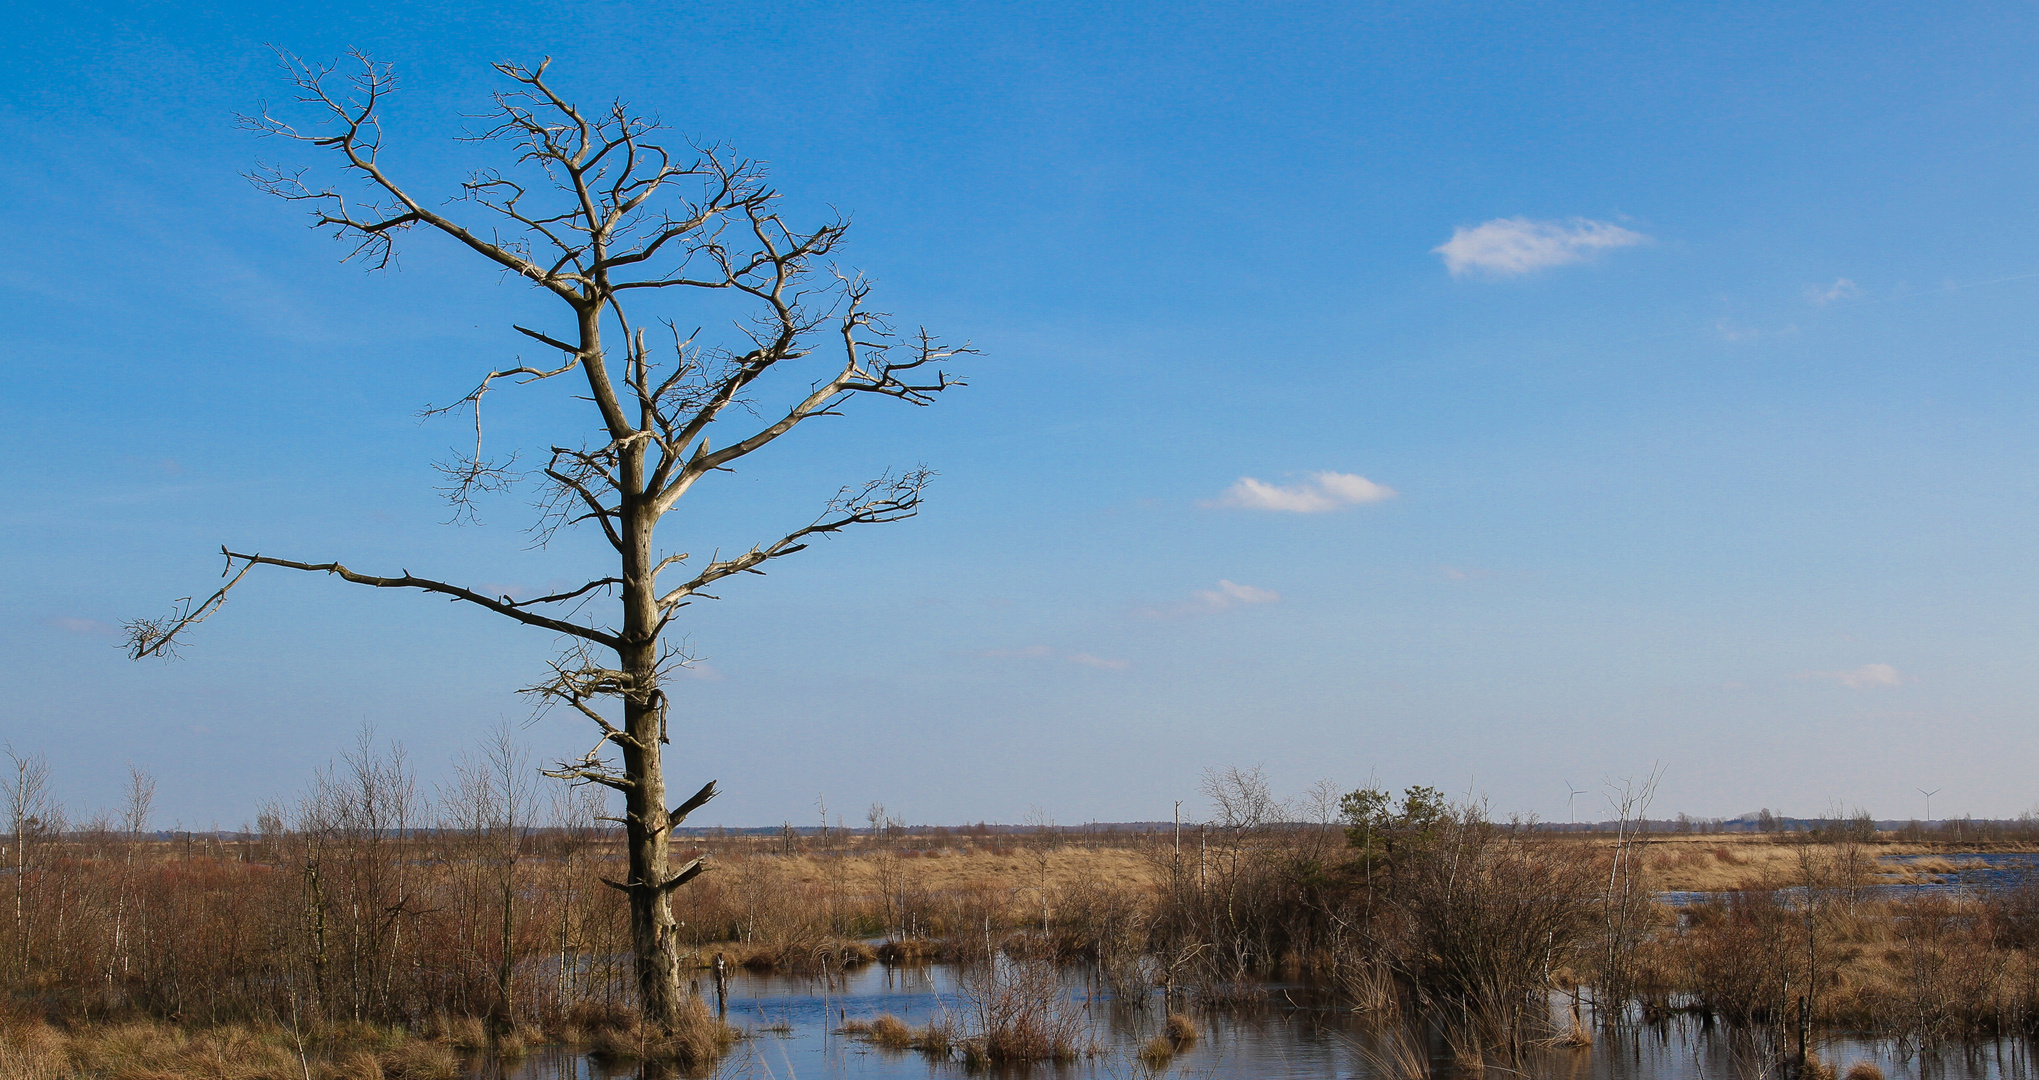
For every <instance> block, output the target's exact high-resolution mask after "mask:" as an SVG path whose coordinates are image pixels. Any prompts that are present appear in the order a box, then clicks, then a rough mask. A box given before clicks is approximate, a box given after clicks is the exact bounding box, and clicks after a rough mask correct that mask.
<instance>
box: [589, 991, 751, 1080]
mask: <svg viewBox="0 0 2039 1080" xmlns="http://www.w3.org/2000/svg"><path fill="white" fill-rule="evenodd" d="M736 1037H737V1032H736V1029H735V1028H732V1027H730V1026H729V1025H728V1024H725V1023H723V1022H722V1021H721V1020H720V1019H719V1018H717V1017H716V1016H715V1015H714V1014H713V1013H711V1012H709V1011H708V1005H707V1003H706V1002H704V1001H702V1000H701V999H700V998H698V997H691V996H690V997H688V998H687V999H686V1002H685V1004H684V1005H683V1006H682V1007H681V1009H680V1017H679V1022H678V1023H676V1024H674V1025H673V1027H672V1029H671V1030H669V1031H661V1030H659V1029H658V1028H656V1027H653V1026H650V1025H647V1024H645V1023H643V1022H642V1021H640V1020H638V1019H637V1018H636V1017H635V1016H631V1017H629V1018H628V1019H627V1021H625V1022H623V1023H619V1024H616V1025H614V1026H608V1027H603V1028H600V1029H598V1030H595V1031H592V1032H590V1033H589V1038H588V1042H587V1043H586V1045H587V1048H588V1052H589V1054H590V1056H593V1057H596V1058H603V1059H608V1060H611V1061H639V1062H644V1063H647V1064H670V1065H676V1066H678V1067H679V1068H681V1069H683V1070H694V1069H700V1068H705V1067H707V1066H709V1065H712V1064H713V1063H714V1062H715V1061H716V1060H717V1059H719V1058H720V1057H721V1056H722V1054H723V1053H724V1052H725V1051H727V1050H728V1049H729V1047H730V1045H731V1044H732V1043H734V1042H735V1041H736Z"/></svg>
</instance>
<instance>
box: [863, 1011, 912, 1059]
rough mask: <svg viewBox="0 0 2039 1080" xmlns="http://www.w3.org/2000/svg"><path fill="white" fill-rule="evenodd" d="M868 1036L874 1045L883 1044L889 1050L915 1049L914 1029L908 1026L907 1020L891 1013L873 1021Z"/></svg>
mask: <svg viewBox="0 0 2039 1080" xmlns="http://www.w3.org/2000/svg"><path fill="white" fill-rule="evenodd" d="M866 1037H867V1038H869V1039H870V1040H871V1042H872V1044H873V1045H876V1046H882V1047H884V1048H885V1049H887V1050H911V1049H913V1029H912V1028H910V1027H908V1026H906V1021H904V1020H901V1019H900V1018H898V1017H897V1016H894V1015H892V1014H891V1013H885V1014H884V1015H882V1016H880V1017H878V1018H877V1019H876V1020H873V1021H871V1027H870V1031H869V1033H868V1034H867V1036H866Z"/></svg>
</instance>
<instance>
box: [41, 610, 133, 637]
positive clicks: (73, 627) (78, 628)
mask: <svg viewBox="0 0 2039 1080" xmlns="http://www.w3.org/2000/svg"><path fill="white" fill-rule="evenodd" d="M44 621H45V622H46V623H47V624H48V625H50V626H53V627H55V628H57V629H58V630H62V631H64V632H65V633H67V634H84V635H86V636H88V637H118V636H119V635H120V630H119V629H118V628H117V627H114V626H112V625H111V624H108V623H103V622H100V621H99V620H98V619H80V618H75V617H73V616H70V615H59V616H57V617H56V618H54V619H47V620H44Z"/></svg>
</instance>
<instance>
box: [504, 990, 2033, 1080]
mask: <svg viewBox="0 0 2039 1080" xmlns="http://www.w3.org/2000/svg"><path fill="white" fill-rule="evenodd" d="M958 976H959V972H958V970H957V969H956V968H953V967H950V966H947V965H940V964H936V965H926V966H917V967H902V968H889V967H885V966H883V965H878V964H873V965H869V966H867V967H864V968H862V969H860V970H857V971H853V972H850V973H849V974H847V975H843V976H838V977H835V978H833V979H821V978H803V977H791V976H777V975H751V974H741V975H738V976H737V977H736V978H734V979H733V980H732V981H731V984H730V992H729V999H728V1010H729V1011H728V1018H729V1020H730V1022H731V1023H733V1024H735V1025H736V1026H738V1027H740V1028H743V1029H745V1030H746V1031H747V1032H748V1035H747V1037H746V1038H744V1039H743V1040H742V1041H741V1042H739V1043H738V1044H737V1046H736V1048H735V1049H734V1050H733V1051H732V1052H731V1054H730V1056H729V1058H728V1059H727V1060H726V1061H725V1062H724V1063H723V1064H722V1066H721V1067H720V1068H719V1069H718V1070H717V1071H716V1073H715V1075H716V1076H719V1077H731V1078H737V1077H754V1078H759V1080H765V1078H771V1080H798V1078H802V1077H805V1078H809V1080H822V1078H829V1077H843V1078H854V1080H909V1078H910V1080H948V1078H955V1080H964V1078H965V1077H971V1076H978V1075H983V1074H982V1073H981V1072H972V1071H969V1070H967V1069H966V1068H965V1066H964V1064H963V1063H962V1061H961V1060H960V1058H956V1059H953V1060H930V1059H929V1058H928V1057H927V1056H925V1055H923V1054H921V1053H919V1052H917V1051H912V1050H905V1051H899V1050H884V1049H880V1048H877V1047H874V1046H872V1045H870V1044H869V1043H867V1042H864V1041H862V1040H860V1039H856V1038H852V1037H848V1036H844V1035H841V1034H838V1033H837V1032H838V1029H839V1028H841V1026H842V1024H843V1021H845V1020H859V1019H862V1020H870V1019H873V1018H875V1017H877V1016H878V1015H880V1014H882V1013H892V1014H893V1015H896V1016H898V1017H900V1018H901V1019H903V1020H905V1021H906V1022H908V1023H909V1024H912V1025H915V1026H919V1025H921V1024H924V1023H926V1022H927V1021H928V1020H930V1019H933V1018H936V1017H938V1016H940V1015H941V1014H942V1013H944V1012H947V1013H948V1014H950V1015H951V1016H954V1017H955V1018H956V1019H957V1021H958V1022H959V1025H960V1026H962V1027H964V1028H966V1029H967V1028H968V1027H969V1004H968V1002H967V1000H966V999H965V997H964V995H963V993H962V986H961V984H960V982H959V978H958ZM698 989H700V990H701V991H702V992H703V993H706V994H708V995H711V999H712V995H713V993H714V990H713V987H712V986H706V985H704V986H701V987H699V988H698ZM1063 989H1064V991H1065V992H1066V993H1067V994H1068V995H1069V1000H1070V1001H1071V1002H1072V1003H1073V1004H1074V1005H1076V1006H1077V1007H1080V1008H1082V1009H1083V1011H1084V1015H1085V1017H1086V1021H1087V1023H1088V1025H1089V1029H1090V1037H1091V1041H1092V1043H1093V1046H1094V1051H1095V1052H1093V1053H1091V1054H1089V1055H1087V1056H1085V1057H1084V1058H1083V1059H1081V1060H1079V1061H1077V1062H1074V1063H1071V1064H1067V1065H1035V1066H1031V1067H1007V1068H1000V1069H997V1070H994V1071H993V1074H994V1075H996V1076H999V1077H1006V1078H1028V1080H1036V1078H1037V1080H1115V1078H1120V1077H1123V1078H1127V1080H1133V1078H1142V1080H1144V1078H1148V1077H1160V1076H1169V1077H1184V1078H1193V1077H1211V1078H1218V1077H1225V1078H1234V1077H1237V1078H1266V1080H1287V1078H1303V1077H1311V1078H1317V1077H1325V1078H1330V1077H1336V1078H1362V1080H1376V1078H1379V1080H1387V1078H1388V1077H1390V1076H1393V1075H1397V1071H1396V1070H1393V1069H1391V1068H1390V1067H1389V1066H1388V1065H1387V1064H1386V1062H1387V1061H1388V1060H1390V1059H1391V1058H1392V1046H1391V1045H1389V1044H1388V1043H1386V1042H1384V1041H1383V1040H1382V1039H1381V1038H1380V1037H1379V1036H1378V1035H1377V1034H1376V1033H1375V1032H1374V1031H1373V1030H1372V1029H1371V1028H1370V1026H1369V1024H1368V1023H1367V1022H1366V1021H1365V1020H1364V1018H1362V1017H1359V1016H1356V1015H1354V1014H1353V1013H1352V1012H1351V1011H1350V1010H1349V1009H1344V1008H1340V1007H1339V1006H1338V1005H1337V1004H1336V1002H1335V1001H1333V1000H1332V999H1330V998H1329V997H1328V996H1326V995H1322V994H1318V993H1314V992H1312V991H1311V990H1309V989H1308V988H1307V987H1303V986H1283V985H1279V984H1270V985H1268V986H1267V987H1266V988H1265V989H1266V991H1267V992H1266V994H1265V995H1264V999H1263V1000H1262V1001H1261V1002H1260V1003H1259V1004H1255V1005H1252V1006H1246V1007H1237V1008H1232V1009H1227V1010H1221V1011H1216V1012H1200V1013H1198V1014H1197V1019H1198V1022H1199V1024H1200V1025H1201V1026H1202V1027H1203V1035H1202V1037H1201V1038H1199V1039H1198V1040H1197V1041H1196V1042H1195V1043H1194V1044H1193V1045H1191V1046H1189V1047H1187V1048H1185V1049H1184V1050H1183V1051H1182V1052H1181V1053H1178V1054H1177V1055H1176V1056H1175V1057H1174V1058H1173V1059H1172V1060H1171V1061H1170V1062H1169V1063H1168V1064H1167V1066H1166V1067H1165V1068H1163V1069H1160V1070H1153V1069H1150V1068H1149V1067H1148V1066H1147V1065H1144V1064H1142V1063H1141V1062H1140V1060H1139V1058H1138V1052H1139V1048H1140V1047H1141V1046H1142V1045H1143V1044H1144V1043H1146V1042H1147V1040H1149V1039H1151V1038H1152V1037H1153V1036H1154V1035H1155V1034H1156V1033H1157V1032H1158V1031H1159V1029H1160V1025H1161V1023H1162V1020H1163V1009H1162V1008H1161V1000H1160V997H1159V995H1158V994H1157V995H1156V996H1155V998H1154V999H1153V1000H1152V1001H1150V1002H1147V1003H1145V1005H1144V1006H1143V1007H1136V1006H1131V1005H1128V1004H1127V1003H1125V1002H1115V1001H1113V1000H1111V998H1110V997H1109V995H1108V994H1107V993H1106V992H1105V991H1104V990H1103V988H1102V987H1101V986H1099V985H1097V984H1095V983H1094V982H1093V981H1092V980H1091V978H1090V977H1089V975H1088V973H1086V972H1085V971H1084V970H1083V969H1081V968H1070V969H1068V971H1067V972H1066V975H1065V979H1064V984H1063ZM1821 1050H1822V1054H1823V1056H1824V1057H1825V1059H1826V1060H1827V1061H1828V1062H1829V1063H1830V1064H1833V1065H1835V1066H1837V1067H1838V1068H1839V1069H1840V1070H1845V1069H1846V1068H1847V1067H1848V1066H1850V1065H1852V1064H1854V1063H1855V1062H1858V1061H1871V1062H1874V1063H1876V1064H1877V1066H1878V1067H1880V1068H1881V1069H1882V1070H1883V1074H1884V1076H1886V1077H1888V1078H1890V1080H1899V1078H1920V1080H1924V1078H1927V1077H1933V1078H1945V1080H1997V1078H2004V1080H2011V1078H2018V1080H2023V1078H2028V1077H2030V1078H2034V1080H2039V1068H2035V1066H2034V1062H2033V1060H2032V1047H2031V1044H2030V1043H2027V1042H2024V1041H2022V1040H2008V1039H2007V1040H1998V1041H1990V1042H1982V1043H1976V1044H1971V1045H1969V1046H1966V1047H1964V1048H1961V1049H1958V1050H1953V1051H1948V1052H1943V1053H1942V1054H1940V1055H1938V1056H1937V1057H1931V1058H1920V1057H1919V1056H1917V1055H1904V1054H1901V1053H1899V1050H1898V1048H1897V1047H1896V1046H1894V1045H1892V1044H1891V1043H1890V1042H1889V1041H1887V1040H1860V1039H1853V1038H1849V1037H1847V1036H1845V1035H1830V1036H1829V1037H1828V1038H1826V1039H1825V1040H1824V1042H1823V1044H1822V1046H1821ZM1430 1052H1431V1053H1432V1054H1433V1055H1435V1060H1434V1061H1433V1066H1434V1067H1435V1068H1436V1069H1437V1070H1438V1071H1439V1072H1441V1073H1443V1074H1445V1075H1449V1074H1450V1073H1449V1071H1448V1069H1447V1061H1446V1060H1445V1059H1444V1058H1443V1057H1442V1054H1443V1047H1442V1046H1441V1045H1439V1046H1435V1047H1432V1048H1430ZM1764 1065H1765V1059H1764V1056H1763V1055H1762V1054H1760V1053H1759V1052H1757V1051H1756V1050H1755V1048H1753V1047H1752V1046H1750V1045H1748V1044H1747V1043H1746V1042H1745V1041H1744V1040H1743V1039H1740V1038H1737V1037H1734V1036H1731V1035H1729V1034H1727V1033H1725V1032H1723V1031H1721V1030H1720V1029H1717V1028H1715V1029H1712V1030H1708V1029H1706V1028H1704V1027H1703V1026H1702V1025H1701V1023H1700V1022H1699V1021H1698V1020H1697V1019H1696V1018H1690V1017H1679V1018H1675V1019H1673V1020H1670V1021H1668V1022H1665V1023H1662V1024H1656V1025H1624V1026H1621V1027H1618V1028H1616V1029H1614V1030H1612V1031H1609V1030H1608V1029H1605V1028H1602V1029H1600V1030H1599V1031H1598V1032H1597V1033H1596V1037H1595V1043H1594V1045H1593V1046H1592V1047H1591V1048H1590V1049H1584V1050H1564V1051H1549V1052H1544V1053H1543V1054H1541V1055H1540V1056H1538V1057H1536V1058H1534V1059H1532V1060H1531V1061H1529V1062H1526V1063H1524V1064H1523V1065H1522V1066H1520V1067H1517V1068H1516V1069H1514V1070H1509V1071H1504V1070H1501V1069H1498V1068H1494V1067H1489V1068H1488V1069H1487V1070H1486V1074H1485V1075H1486V1076H1487V1077H1489V1078H1500V1077H1508V1076H1535V1077H1561V1078H1566V1080H1699V1078H1708V1080H1711V1078H1715V1077H1719V1078H1731V1077H1732V1078H1743V1077H1747V1078H1754V1077H1763V1076H1769V1077H1774V1076H1776V1075H1778V1073H1777V1071H1776V1070H1775V1068H1774V1067H1773V1068H1770V1069H1767V1070H1766V1069H1765V1068H1764ZM475 1069H476V1072H475V1076H476V1077H477V1080H622V1078H626V1077H630V1078H634V1077H636V1076H637V1075H638V1072H637V1069H636V1068H635V1067H634V1066H625V1065H621V1064H604V1063H601V1062H596V1061H591V1060H589V1059H588V1058H587V1057H586V1056H585V1055H582V1054H579V1053H575V1052H572V1051H568V1050H563V1049H558V1048H548V1049H543V1050H539V1051H535V1052H533V1053H531V1054H529V1055H527V1056H524V1057H522V1058H518V1059H514V1060H507V1061H504V1060H483V1061H478V1062H476V1063H475ZM1404 1075H1405V1074H1404Z"/></svg>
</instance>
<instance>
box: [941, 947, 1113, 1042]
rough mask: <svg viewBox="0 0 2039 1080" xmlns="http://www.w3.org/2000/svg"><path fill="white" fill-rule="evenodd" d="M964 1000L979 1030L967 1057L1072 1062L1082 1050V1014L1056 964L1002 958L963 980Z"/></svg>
mask: <svg viewBox="0 0 2039 1080" xmlns="http://www.w3.org/2000/svg"><path fill="white" fill-rule="evenodd" d="M962 991H963V1000H964V1002H965V1005H966V1007H967V1008H968V1009H969V1011H970V1013H971V1014H972V1016H973V1018H974V1019H975V1020H976V1024H977V1030H976V1032H975V1033H974V1034H973V1036H972V1037H971V1039H970V1040H969V1042H968V1043H967V1044H966V1046H965V1054H966V1055H967V1056H969V1057H972V1058H981V1059H982V1060H984V1061H987V1062H1027V1061H1071V1060H1074V1059H1075V1058H1076V1057H1077V1055H1078V1054H1079V1053H1081V1051H1082V1047H1083V1037H1084V1019H1083V1009H1082V1007H1081V1006H1079V1005H1078V1004H1077V1003H1075V1002H1073V1001H1071V1000H1070V999H1069V995H1068V993H1067V992H1065V991H1064V990H1063V988H1062V980H1061V972H1060V969H1059V968H1058V967H1057V966H1056V964H1055V962H1054V961H1053V960H1052V959H1046V958H1039V959H1004V960H999V961H997V962H995V963H990V964H984V965H980V966H978V967H976V968H974V969H971V970H970V972H969V973H968V974H966V975H965V977H964V979H963V984H962Z"/></svg>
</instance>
